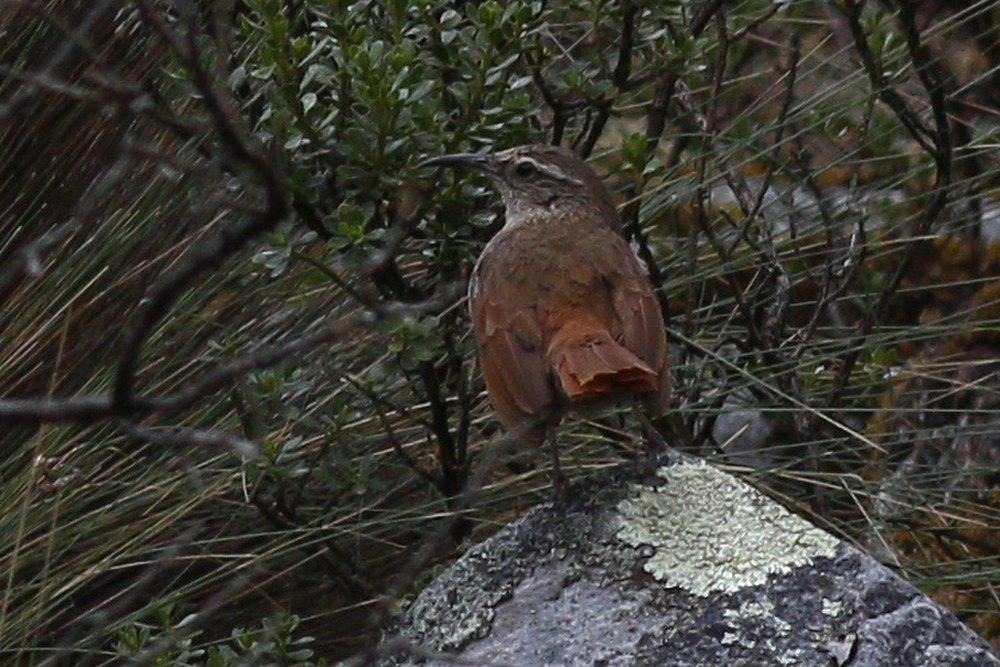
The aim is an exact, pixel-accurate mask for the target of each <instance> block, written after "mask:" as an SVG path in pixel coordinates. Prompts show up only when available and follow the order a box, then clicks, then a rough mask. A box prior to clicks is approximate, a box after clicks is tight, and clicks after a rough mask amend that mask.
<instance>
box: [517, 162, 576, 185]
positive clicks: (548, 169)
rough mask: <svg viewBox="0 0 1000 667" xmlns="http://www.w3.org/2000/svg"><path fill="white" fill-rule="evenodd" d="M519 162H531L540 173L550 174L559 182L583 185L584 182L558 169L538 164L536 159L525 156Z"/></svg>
mask: <svg viewBox="0 0 1000 667" xmlns="http://www.w3.org/2000/svg"><path fill="white" fill-rule="evenodd" d="M518 162H530V163H531V164H533V165H534V166H535V169H537V170H538V171H540V172H542V173H544V174H548V175H549V176H551V177H552V178H554V179H556V180H557V181H565V182H567V183H573V184H574V185H583V182H582V181H580V180H578V179H575V178H573V177H572V176H569V175H567V174H564V173H563V172H561V171H559V170H558V169H556V168H554V167H552V166H550V165H547V164H541V163H540V162H538V161H537V160H535V159H534V158H531V157H527V156H524V157H522V158H520V160H518Z"/></svg>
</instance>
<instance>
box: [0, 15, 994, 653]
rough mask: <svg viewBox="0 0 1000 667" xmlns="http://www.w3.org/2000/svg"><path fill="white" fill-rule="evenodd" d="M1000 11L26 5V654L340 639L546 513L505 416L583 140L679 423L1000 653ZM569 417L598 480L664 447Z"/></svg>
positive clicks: (20, 123)
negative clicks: (536, 222)
mask: <svg viewBox="0 0 1000 667" xmlns="http://www.w3.org/2000/svg"><path fill="white" fill-rule="evenodd" d="M998 26H1000V8H998V5H997V3H995V2H992V1H990V0H978V1H966V2H959V1H954V0H922V1H920V2H909V1H907V0H900V2H898V3H894V2H890V1H886V2H874V1H865V0H834V1H832V2H829V3H826V2H812V1H806V0H788V1H779V2H772V1H771V0H731V1H725V0H701V1H694V0H691V1H687V0H685V1H679V2H678V1H666V2H661V1H656V2H654V1H651V0H648V1H643V0H616V1H610V0H565V1H562V2H543V1H540V0H535V1H531V2H527V1H514V2H502V3H501V2H495V1H485V2H473V1H469V2H461V1H444V0H422V1H420V0H410V1H399V0H396V1H390V2H378V3H377V2H367V1H358V2H346V1H342V0H239V1H237V0H218V1H215V2H210V1H209V0H202V1H199V2H196V1H194V0H172V1H168V0H5V1H4V2H3V3H2V4H0V36H2V39H0V304H2V317H0V428H2V431H0V452H2V456H0V661H2V662H4V663H5V664H7V663H9V664H40V663H43V664H49V663H72V664H77V663H80V664H105V663H112V662H116V661H120V660H122V659H124V658H129V659H132V660H134V661H136V662H139V663H155V664H199V665H200V664H211V665H225V664H237V663H240V664H244V663H246V662H250V663H254V662H283V663H296V664H299V663H301V664H312V663H320V662H324V661H334V660H338V659H344V658H351V657H352V656H353V658H354V659H355V660H362V659H366V658H369V657H371V656H372V655H374V653H372V652H373V651H377V650H378V649H379V647H380V646H384V644H380V642H382V641H383V640H384V637H383V635H382V633H381V632H380V630H379V628H380V627H382V626H383V624H384V622H385V621H386V620H387V619H390V618H391V617H392V616H393V615H394V614H396V613H398V611H399V609H401V608H402V607H403V606H404V605H405V604H406V603H407V601H408V600H409V599H411V596H412V594H413V592H414V591H416V590H419V587H420V585H421V584H422V583H423V582H426V581H428V580H429V579H430V578H431V577H433V576H434V574H435V573H436V572H437V571H439V569H440V568H441V567H443V566H444V565H446V564H447V563H449V562H450V561H451V560H453V559H454V558H455V557H456V556H457V555H459V554H460V553H461V551H462V550H463V549H464V548H466V547H467V546H468V545H470V544H472V543H475V542H476V541H478V540H480V539H482V538H483V537H484V536H486V535H487V534H489V533H490V532H491V531H493V530H495V529H496V528H497V527H498V526H501V525H503V524H504V523H505V522H507V521H509V520H511V519H513V518H515V517H517V516H518V515H519V514H520V513H521V512H522V511H523V510H524V509H525V508H527V507H528V506H530V505H531V504H533V503H536V502H538V501H539V500H541V499H545V498H546V497H547V495H548V471H547V465H548V462H547V458H546V457H545V456H537V455H536V454H535V453H533V452H524V451H516V450H515V451H509V450H510V448H509V447H505V446H504V445H505V444H508V443H504V442H503V438H502V435H500V434H499V428H498V425H497V423H496V421H495V419H494V418H493V416H492V414H491V411H490V409H489V407H488V405H487V403H486V401H485V399H484V395H483V392H482V385H481V380H480V379H479V377H478V373H477V369H476V367H475V361H474V356H475V355H474V349H473V345H472V343H471V341H470V339H469V335H468V321H467V317H466V313H465V310H466V309H465V305H464V302H463V300H462V298H461V296H460V295H461V294H462V293H463V288H464V280H465V278H466V276H467V275H468V271H469V269H470V267H471V265H472V263H473V261H474V259H475V257H476V256H477V253H478V251H479V250H480V249H481V247H482V245H483V244H484V243H485V242H486V241H487V240H488V239H489V237H490V236H491V235H492V234H493V233H494V232H495V231H496V230H497V229H498V228H499V227H500V225H501V224H502V211H501V209H500V208H498V202H497V200H496V197H495V196H493V195H491V194H490V193H489V191H488V189H487V187H486V184H485V183H484V182H482V181H481V180H478V179H477V178H476V177H469V176H466V175H455V174H448V173H420V172H418V170H416V168H415V166H414V165H415V164H416V163H418V162H419V161H420V160H421V159H422V158H424V157H426V156H428V155H432V154H437V153H441V152H445V151H458V150H471V151H485V150H491V149H494V148H497V149H499V148H505V147H509V146H512V145H516V144H521V143H527V142H546V141H548V142H553V143H562V144H564V145H567V146H572V147H573V148H574V149H575V150H577V151H578V152H579V153H580V154H581V155H583V156H585V157H588V158H589V159H590V160H591V162H592V163H593V165H594V166H595V168H597V169H598V170H599V171H600V172H601V173H602V174H604V175H605V176H606V178H607V181H608V183H609V185H610V186H611V187H612V188H613V190H614V191H615V192H616V194H617V195H618V196H619V200H620V203H621V209H620V210H621V213H622V219H623V230H622V231H623V233H624V234H626V235H627V236H628V237H629V238H630V239H631V240H632V241H633V243H634V245H635V247H636V248H637V251H638V252H639V253H640V255H641V256H642V257H643V259H644V260H645V261H646V262H647V264H648V266H649V269H650V273H651V276H652V279H653V280H654V282H655V283H656V285H657V287H658V288H659V292H660V296H661V303H662V306H663V308H664V312H665V314H666V315H667V318H668V327H669V330H670V339H671V343H672V348H673V355H674V365H673V375H674V386H675V392H674V406H673V409H672V410H671V412H670V413H669V414H667V415H665V416H663V417H661V418H660V419H659V420H658V422H657V424H658V426H659V427H660V428H661V429H662V430H663V432H664V434H665V436H666V437H667V438H668V440H669V441H670V442H671V443H672V444H675V445H676V446H678V447H681V448H683V449H685V450H687V451H689V452H691V453H694V454H696V455H699V456H702V457H705V458H707V459H709V460H711V461H712V462H713V463H715V464H716V465H719V466H720V467H723V468H725V469H727V470H730V471H733V472H735V473H737V474H739V475H740V476H742V477H743V478H745V479H746V480H747V481H748V482H750V483H751V484H754V485H755V486H757V487H758V488H760V489H762V490H763V491H765V492H766V493H768V494H770V495H771V496H773V497H776V498H778V499H779V500H780V501H781V502H783V503H784V504H785V505H786V506H788V507H790V508H791V509H793V510H794V511H796V512H798V513H800V514H802V515H803V516H806V517H807V518H809V519H810V520H811V521H813V522H815V523H817V524H818V525H820V526H823V527H825V528H827V529H828V530H830V531H832V532H834V533H835V534H837V535H839V536H841V537H843V538H844V539H847V540H850V541H851V542H854V543H855V544H858V545H859V546H860V547H862V548H864V549H866V550H868V551H869V552H871V553H872V554H873V555H875V556H876V557H877V558H879V559H880V560H882V561H883V562H885V563H886V564H887V565H888V566H890V567H892V568H893V569H895V570H896V571H897V572H899V573H900V574H902V575H903V576H905V577H907V578H908V579H910V580H911V581H913V582H914V583H915V584H916V585H918V586H920V587H921V588H923V589H924V590H925V591H927V592H928V593H929V594H930V595H931V596H933V597H934V598H935V599H937V600H939V601H940V602H942V603H943V604H945V605H947V606H949V607H950V608H951V609H953V610H954V611H955V612H956V613H957V614H958V615H959V616H960V617H961V618H962V619H963V620H964V621H966V622H967V623H969V624H970V625H971V626H972V627H973V628H974V629H975V630H977V631H978V632H979V633H981V634H982V635H983V636H985V637H986V638H987V639H989V640H990V641H992V642H993V644H994V646H1000V557H998V554H1000V442H998V441H1000V436H998V432H1000V417H998V414H1000V412H998V410H1000V400H998V397H1000V394H998V391H1000V352H998V351H1000V326H998V325H1000V271H998V269H1000V245H998V242H1000V189H998V185H1000V179H998V174H1000V172H998V159H997V158H998V154H1000V153H998V151H997V148H998V146H1000V131H998V123H997V120H998V118H1000V75H998V68H1000V37H998ZM639 433H640V430H639V428H638V427H637V425H636V424H633V423H632V421H631V419H627V420H626V419H624V418H622V417H620V416H618V415H615V414H613V413H612V414H609V415H608V416H606V417H604V418H601V419H598V420H595V421H580V422H572V423H571V424H570V425H569V427H567V428H565V429H563V431H562V432H561V436H560V438H561V450H562V452H563V466H564V469H565V470H567V472H569V473H570V474H572V475H585V474H589V473H591V472H593V471H595V470H599V469H601V468H605V467H608V466H614V465H617V464H618V463H620V462H621V461H623V460H627V459H629V458H632V457H634V456H636V455H639V454H640V453H641V452H642V451H643V449H644V448H645V446H646V445H645V444H644V443H643V442H642V439H641V438H640V437H639V436H638V434H639Z"/></svg>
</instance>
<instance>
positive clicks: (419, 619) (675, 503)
mask: <svg viewBox="0 0 1000 667" xmlns="http://www.w3.org/2000/svg"><path fill="white" fill-rule="evenodd" d="M572 495H573V500H572V501H570V503H569V506H568V507H567V508H565V509H564V510H563V511H559V510H554V509H553V508H552V507H551V506H549V505H543V506H540V507H537V508H535V509H534V510H532V511H531V512H530V513H528V514H527V515H526V516H525V517H524V518H522V519H521V520H519V521H517V522H515V523H513V524H510V525H508V526H507V527H506V528H504V529H503V530H501V531H500V532H499V533H497V534H496V535H495V536H493V537H492V538H490V539H489V540H487V541H485V542H484V543H482V544H480V545H478V546H476V547H474V548H472V549H471V550H469V551H468V552H467V553H466V554H465V555H464V556H463V557H462V558H461V559H459V560H458V561H457V562H456V563H455V564H454V565H452V566H451V567H450V568H449V569H448V570H446V571H445V572H444V573H443V574H442V575H441V576H440V577H438V578H437V579H436V580H435V581H434V582H433V583H432V584H431V585H430V586H428V587H427V588H426V589H425V590H424V591H423V592H422V593H421V594H420V595H419V596H418V597H417V599H416V600H415V601H414V603H413V604H412V605H411V606H410V608H409V609H408V610H407V612H406V614H405V617H404V618H403V621H402V623H401V625H400V627H398V628H396V630H397V631H398V632H399V634H400V635H401V636H402V638H404V639H405V640H407V641H408V642H410V643H411V644H412V645H413V646H418V647H420V651H421V652H422V654H423V657H422V658H420V660H423V661H424V662H423V664H449V663H453V662H455V661H461V664H475V665H491V664H492V665H499V664H502V665H609V666H610V665H834V666H839V665H856V666H880V667H881V666H883V665H969V666H974V665H1000V660H998V659H997V658H996V656H994V655H992V654H991V653H990V649H989V647H988V645H987V644H986V643H985V642H984V641H983V640H982V639H980V638H979V637H978V636H976V635H975V634H974V633H973V632H972V631H971V630H969V629H968V628H966V627H965V626H964V625H962V624H961V623H960V622H959V621H958V619H956V618H955V616H954V615H952V614H951V613H950V612H949V611H947V610H945V609H943V608H942V607H940V606H939V605H937V604H935V603H934V602H932V601H931V600H929V599H928V598H927V597H925V596H924V595H923V594H921V593H920V592H919V591H917V590H916V589H914V588H913V587H912V586H911V585H909V584H908V583H906V582H905V581H903V580H902V579H901V578H899V577H897V576H896V575H895V574H893V573H892V572H891V571H889V570H888V569H887V568H885V567H884V566H882V565H880V564H878V563H877V562H875V561H874V560H873V559H871V558H869V557H868V556H865V555H863V554H861V553H860V552H858V551H857V550H855V549H854V548H852V547H850V546H848V545H846V544H844V543H842V542H840V541H838V540H837V539H835V538H833V537H832V536H830V535H829V534H827V533H825V532H823V531H820V530H818V529H816V528H814V527H813V526H811V525H810V524H809V523H807V522H806V521H804V520H802V519H801V518H799V517H797V516H795V515H793V514H791V513H789V512H788V511H786V510H785V509H784V508H782V507H781V506H780V505H778V504H777V503H775V502H773V501H771V500H769V499H767V498H766V497H764V496H763V495H761V494H759V493H758V492H756V491H755V490H753V489H752V488H750V487H749V486H747V485H746V484H744V483H742V482H740V481H739V480H737V479H735V478H734V477H732V476H730V475H727V474H725V473H722V472H720V471H718V470H716V469H715V468H713V467H711V466H708V465H705V464H702V463H698V462H692V461H690V460H687V459H684V458H681V457H679V456H677V455H674V454H669V455H664V456H662V457H660V458H659V459H656V460H648V461H645V462H641V463H636V464H633V465H629V466H625V467H623V468H620V469H618V470H615V471H613V472H611V473H608V474H605V475H602V476H600V477H599V478H596V479H594V480H591V481H588V482H584V483H582V484H580V485H577V486H574V487H573V494H572ZM432 653H439V654H447V655H448V656H449V657H450V659H447V660H446V659H444V658H440V659H439V658H434V657H430V658H428V657H427V656H429V655H431V654H432ZM415 655H416V654H415V653H413V652H410V653H409V654H407V655H402V656H395V657H394V658H393V659H391V660H389V661H388V662H389V663H391V664H400V663H405V664H414V663H413V662H407V661H413V660H416V659H417V658H415V657H414V656H415Z"/></svg>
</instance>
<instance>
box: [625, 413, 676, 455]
mask: <svg viewBox="0 0 1000 667" xmlns="http://www.w3.org/2000/svg"><path fill="white" fill-rule="evenodd" d="M632 410H633V411H634V412H635V416H636V418H637V419H638V420H639V424H641V425H642V435H643V437H644V438H645V440H646V442H648V443H650V444H651V445H652V446H653V449H654V450H655V451H659V452H662V451H665V450H666V449H667V441H666V440H664V439H663V436H662V435H660V432H659V431H658V430H657V429H656V427H655V426H653V423H652V422H651V421H649V417H647V416H646V413H645V412H644V411H643V409H642V405H640V404H638V403H635V404H634V405H633V406H632Z"/></svg>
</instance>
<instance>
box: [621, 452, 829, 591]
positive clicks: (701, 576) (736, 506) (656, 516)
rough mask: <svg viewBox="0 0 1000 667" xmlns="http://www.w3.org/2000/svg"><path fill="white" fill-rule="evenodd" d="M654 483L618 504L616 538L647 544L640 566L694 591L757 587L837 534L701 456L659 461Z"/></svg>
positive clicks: (816, 553) (821, 549)
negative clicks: (647, 553)
mask: <svg viewBox="0 0 1000 667" xmlns="http://www.w3.org/2000/svg"><path fill="white" fill-rule="evenodd" d="M657 476H658V477H659V478H660V479H662V480H663V483H662V484H659V485H657V486H655V487H653V486H646V485H633V488H634V490H635V495H634V496H633V497H631V498H626V499H625V500H622V501H621V502H619V503H618V508H617V509H618V512H619V515H620V517H621V526H620V528H619V529H618V532H617V536H618V538H619V539H621V540H622V541H624V542H625V543H626V544H629V545H630V546H633V547H640V548H641V547H647V548H648V547H652V549H653V552H652V554H651V555H650V556H649V557H648V558H647V559H646V561H645V563H644V564H643V569H645V570H646V571H647V572H649V573H650V574H651V575H653V576H654V577H655V578H656V579H657V580H659V581H662V582H663V583H664V584H665V585H666V586H676V587H679V588H682V589H684V590H685V591H687V592H689V593H691V594H694V595H699V596H707V595H711V594H714V593H734V592H736V591H738V590H740V589H742V588H746V587H748V586H759V585H761V584H763V583H765V582H766V581H767V578H768V576H769V575H772V574H786V573H788V572H790V571H792V570H793V569H794V568H796V567H801V566H802V565H806V564H808V563H811V562H812V561H813V560H814V559H816V558H820V557H826V558H833V557H834V556H835V555H836V549H837V544H838V542H837V540H836V539H835V538H834V537H832V536H831V535H829V534H827V533H825V532H823V531H821V530H819V529H818V528H815V527H813V526H811V525H810V524H809V523H807V522H806V521H805V520H803V519H801V518H800V517H798V516H796V515H794V514H792V513H791V512H789V511H788V510H786V509H784V508H783V507H781V506H780V505H778V504H776V503H773V502H771V501H769V500H768V499H767V498H765V497H764V496H762V495H761V494H760V493H758V492H757V491H755V490H754V489H752V488H751V487H749V486H747V485H746V484H743V483H741V482H740V481H739V480H737V479H735V478H734V477H732V476H730V475H727V474H725V473H722V472H720V471H718V470H716V469H715V468H713V467H712V466H710V465H707V464H705V463H703V462H692V463H681V464H678V465H672V466H664V467H662V468H660V469H659V470H658V471H657Z"/></svg>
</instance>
